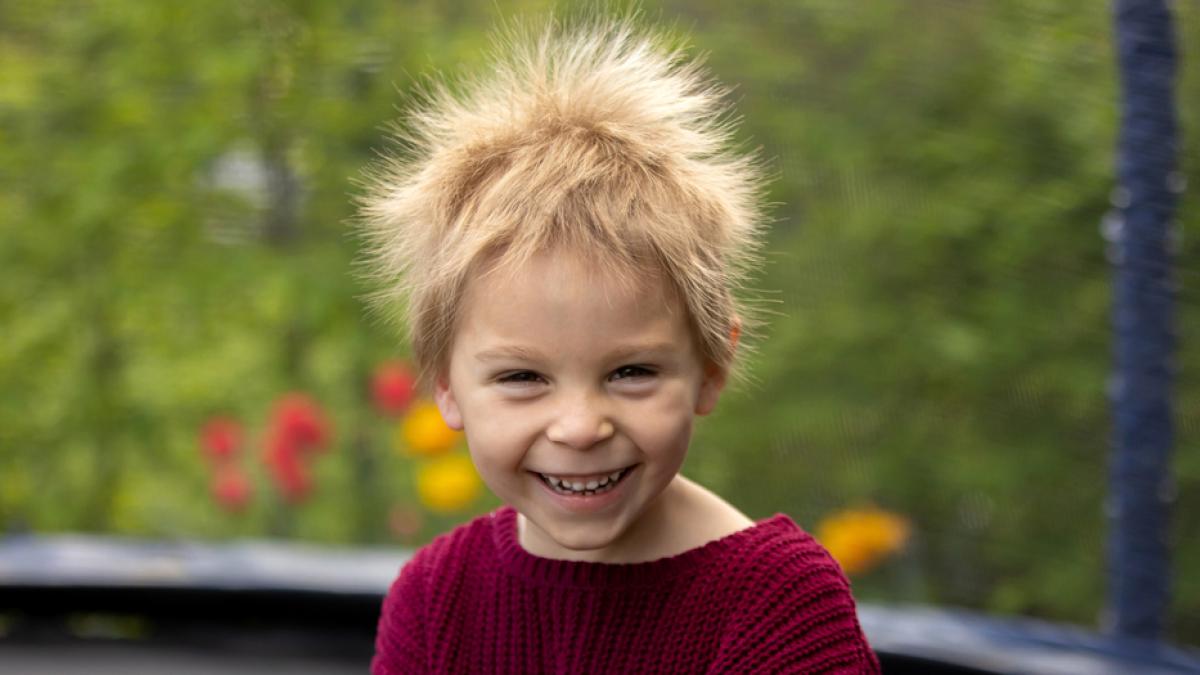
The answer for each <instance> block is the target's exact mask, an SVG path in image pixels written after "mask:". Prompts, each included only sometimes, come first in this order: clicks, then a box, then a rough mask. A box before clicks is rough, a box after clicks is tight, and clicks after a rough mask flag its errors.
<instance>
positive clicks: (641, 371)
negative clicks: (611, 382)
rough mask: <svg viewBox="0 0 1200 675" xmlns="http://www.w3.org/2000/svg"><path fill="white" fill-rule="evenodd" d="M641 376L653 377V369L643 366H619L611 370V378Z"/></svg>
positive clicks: (625, 378) (620, 378) (626, 378)
mask: <svg viewBox="0 0 1200 675" xmlns="http://www.w3.org/2000/svg"><path fill="white" fill-rule="evenodd" d="M642 377H654V371H653V370H650V369H649V368H646V367H644V366H621V367H620V368H617V369H616V370H614V371H613V379H616V380H628V379H631V378H642Z"/></svg>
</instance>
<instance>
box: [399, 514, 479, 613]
mask: <svg viewBox="0 0 1200 675" xmlns="http://www.w3.org/2000/svg"><path fill="white" fill-rule="evenodd" d="M494 516H495V514H494V513H489V514H485V515H483V516H479V517H478V518H475V519H474V520H472V521H470V522H467V523H464V524H462V525H459V526H458V527H456V528H454V529H453V530H451V531H449V532H446V533H444V534H441V535H438V536H437V537H435V538H434V539H433V541H431V542H429V543H428V544H426V545H425V546H422V547H421V548H420V549H418V550H417V552H416V553H414V554H413V557H412V558H410V559H409V560H408V562H406V563H405V564H404V565H403V566H402V567H401V569H400V572H399V574H398V575H397V576H396V579H395V581H393V582H392V585H391V588H390V589H389V591H388V594H387V597H386V598H385V600H384V613H385V614H386V613H387V612H388V611H389V610H390V609H399V608H400V606H404V607H405V608H407V611H413V610H414V609H418V608H420V607H422V606H423V605H424V599H425V597H426V596H427V595H428V594H429V588H430V585H431V584H436V583H443V582H444V581H446V580H451V579H455V578H458V577H460V576H461V575H462V574H465V573H467V571H468V568H469V567H470V566H472V565H473V564H478V563H479V562H480V561H481V560H485V559H486V558H487V556H486V555H481V554H482V553H484V552H483V550H482V549H485V548H487V547H490V546H492V528H493V524H492V520H493V518H494Z"/></svg>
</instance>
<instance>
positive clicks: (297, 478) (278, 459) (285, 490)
mask: <svg viewBox="0 0 1200 675" xmlns="http://www.w3.org/2000/svg"><path fill="white" fill-rule="evenodd" d="M263 462H264V463H265V464H266V465H267V469H268V472H269V473H270V475H271V478H272V480H274V481H275V485H276V486H277V487H278V488H279V492H280V493H282V494H283V497H284V499H286V500H287V501H289V502H291V503H293V504H296V503H299V502H302V501H304V500H305V499H307V498H308V496H309V494H311V493H312V488H313V482H312V476H311V475H310V474H309V471H308V466H307V465H306V464H305V463H304V461H303V459H302V458H301V456H300V448H299V446H298V445H296V444H295V443H294V442H293V441H292V440H291V439H289V438H288V437H287V436H285V435H281V434H278V433H271V434H269V435H268V437H267V447H266V452H265V453H264V455H263Z"/></svg>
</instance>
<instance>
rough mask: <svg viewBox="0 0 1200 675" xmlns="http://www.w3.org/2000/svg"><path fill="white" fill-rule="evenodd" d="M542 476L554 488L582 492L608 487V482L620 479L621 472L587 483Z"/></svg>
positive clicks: (545, 474) (548, 475) (546, 475)
mask: <svg viewBox="0 0 1200 675" xmlns="http://www.w3.org/2000/svg"><path fill="white" fill-rule="evenodd" d="M542 476H543V477H545V479H546V480H547V481H549V482H550V484H551V485H553V486H554V487H563V488H566V489H569V490H578V491H582V490H595V489H596V488H599V487H604V486H605V485H608V484H609V482H611V481H616V480H617V479H618V478H620V477H621V471H614V472H612V473H610V474H608V475H607V476H600V477H599V478H592V479H590V480H588V481H580V480H567V479H565V478H559V477H557V476H551V475H550V474H548V473H544V474H542Z"/></svg>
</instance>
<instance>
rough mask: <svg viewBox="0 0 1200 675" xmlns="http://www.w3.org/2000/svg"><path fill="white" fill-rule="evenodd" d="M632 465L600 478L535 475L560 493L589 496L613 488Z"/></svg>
mask: <svg viewBox="0 0 1200 675" xmlns="http://www.w3.org/2000/svg"><path fill="white" fill-rule="evenodd" d="M636 466H637V465H636V464H635V465H634V466H627V467H625V468H624V469H619V470H617V471H614V472H612V473H610V474H608V475H606V476H602V477H600V478H591V479H589V480H587V481H579V480H571V479H567V478H558V477H556V476H551V475H549V474H544V473H536V472H535V475H536V476H538V477H539V478H541V479H542V482H543V483H545V484H546V485H548V486H550V489H552V490H554V491H555V492H557V493H558V494H560V495H581V496H585V497H586V496H590V495H598V494H604V493H605V492H608V491H610V490H612V489H613V488H615V487H616V486H617V484H618V483H620V482H621V481H623V480H625V477H626V476H628V475H629V473H630V472H631V471H633V469H634V467H636Z"/></svg>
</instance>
